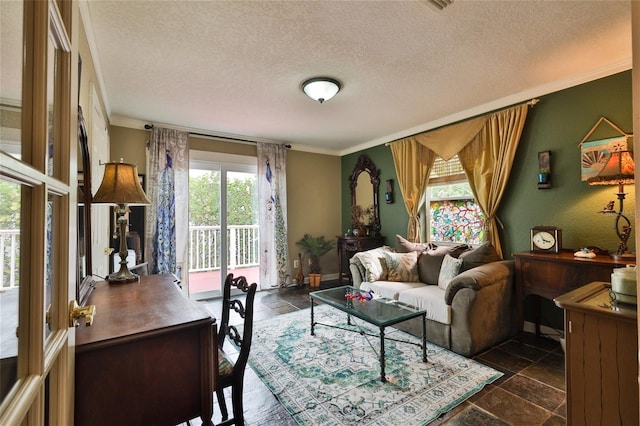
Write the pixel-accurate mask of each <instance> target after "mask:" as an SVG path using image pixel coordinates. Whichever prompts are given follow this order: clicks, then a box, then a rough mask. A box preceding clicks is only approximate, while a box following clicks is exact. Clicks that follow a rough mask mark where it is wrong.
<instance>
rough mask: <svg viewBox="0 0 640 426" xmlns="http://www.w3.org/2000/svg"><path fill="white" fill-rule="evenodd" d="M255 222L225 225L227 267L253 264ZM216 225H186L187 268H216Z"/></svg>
mask: <svg viewBox="0 0 640 426" xmlns="http://www.w3.org/2000/svg"><path fill="white" fill-rule="evenodd" d="M258 237H259V235H258V225H230V226H227V242H228V244H227V247H228V253H227V259H228V265H227V267H228V268H229V269H235V268H243V267H249V266H257V265H258V264H259V262H260V258H259V254H258V242H259V238H258ZM220 250H221V230H220V226H190V227H189V272H203V271H213V270H216V269H220V261H221V255H220Z"/></svg>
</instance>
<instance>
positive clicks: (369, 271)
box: [354, 246, 389, 282]
mask: <svg viewBox="0 0 640 426" xmlns="http://www.w3.org/2000/svg"><path fill="white" fill-rule="evenodd" d="M388 250H389V247H386V246H384V247H379V248H377V249H372V250H368V251H363V252H360V253H356V254H355V255H354V257H357V258H358V260H359V261H360V263H361V264H362V267H363V268H364V274H363V277H362V278H363V279H364V281H368V282H373V281H379V280H382V281H385V280H386V279H387V272H386V267H385V266H386V265H385V264H384V263H385V258H384V253H385V252H386V251H388Z"/></svg>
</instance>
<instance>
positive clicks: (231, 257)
mask: <svg viewBox="0 0 640 426" xmlns="http://www.w3.org/2000/svg"><path fill="white" fill-rule="evenodd" d="M220 232H221V231H220V227H219V226H190V227H189V272H204V271H214V270H219V269H220V261H221V256H220V247H221V244H220V242H221V239H220V238H221V235H220ZM227 241H228V254H227V259H228V265H227V268H228V269H235V268H246V267H252V266H258V265H259V263H260V258H259V253H258V242H259V233H258V225H232V226H228V227H227ZM19 264H20V230H18V229H8V230H7V229H4V230H2V229H0V267H1V268H2V271H1V272H2V273H1V274H0V289H3V290H6V289H9V288H13V287H17V286H18V285H19V274H18V267H19Z"/></svg>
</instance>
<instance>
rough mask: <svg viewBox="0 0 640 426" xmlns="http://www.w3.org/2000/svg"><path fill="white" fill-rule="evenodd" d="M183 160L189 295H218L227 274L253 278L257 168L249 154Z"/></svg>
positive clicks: (255, 277) (196, 156)
mask: <svg viewBox="0 0 640 426" xmlns="http://www.w3.org/2000/svg"><path fill="white" fill-rule="evenodd" d="M189 158H190V160H189V163H190V165H189V225H190V226H189V274H188V275H189V280H188V282H189V295H190V297H191V298H192V299H196V300H202V299H208V298H213V297H219V296H221V289H222V284H223V283H224V279H225V277H226V276H227V274H229V273H232V274H234V275H235V276H238V275H244V276H245V277H247V280H248V281H249V282H251V283H253V282H256V283H257V282H258V280H259V261H260V259H259V253H258V247H259V233H258V186H257V166H256V159H255V157H245V156H237V155H229V154H215V153H209V152H203V151H194V150H192V151H190V153H189ZM258 284H259V283H258Z"/></svg>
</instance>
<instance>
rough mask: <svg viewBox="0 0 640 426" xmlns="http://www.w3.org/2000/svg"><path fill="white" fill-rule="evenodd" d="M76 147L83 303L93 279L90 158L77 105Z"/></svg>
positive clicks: (80, 300) (79, 279) (78, 296)
mask: <svg viewBox="0 0 640 426" xmlns="http://www.w3.org/2000/svg"><path fill="white" fill-rule="evenodd" d="M78 149H79V150H80V155H81V157H82V177H81V178H80V173H78V177H79V178H78V247H77V251H78V259H77V271H76V277H77V283H78V284H77V294H76V300H77V301H78V303H79V304H80V305H84V303H85V302H86V300H87V298H88V297H89V294H90V293H91V290H92V289H93V288H94V285H95V279H94V278H93V271H92V267H91V198H92V196H91V159H90V158H89V139H88V137H87V125H86V123H85V121H84V116H83V115H82V108H81V107H80V106H78Z"/></svg>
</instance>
